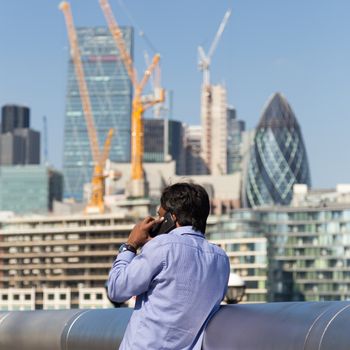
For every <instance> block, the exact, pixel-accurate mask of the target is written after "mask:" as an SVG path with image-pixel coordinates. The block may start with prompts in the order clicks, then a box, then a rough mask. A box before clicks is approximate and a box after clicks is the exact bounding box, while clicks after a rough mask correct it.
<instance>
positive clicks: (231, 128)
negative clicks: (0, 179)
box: [227, 107, 245, 174]
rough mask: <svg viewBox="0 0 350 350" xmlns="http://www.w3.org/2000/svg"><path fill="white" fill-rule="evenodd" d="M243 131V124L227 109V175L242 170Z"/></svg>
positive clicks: (230, 108) (234, 113) (233, 112)
mask: <svg viewBox="0 0 350 350" xmlns="http://www.w3.org/2000/svg"><path fill="white" fill-rule="evenodd" d="M243 131H245V122H244V121H243V120H238V119H237V113H236V110H235V109H234V108H232V107H229V108H227V173H228V174H232V173H234V172H235V171H240V170H242V154H241V144H242V133H243Z"/></svg>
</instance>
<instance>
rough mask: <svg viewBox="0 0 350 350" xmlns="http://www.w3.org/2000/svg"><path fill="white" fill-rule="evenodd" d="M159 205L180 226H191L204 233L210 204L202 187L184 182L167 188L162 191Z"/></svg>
mask: <svg viewBox="0 0 350 350" xmlns="http://www.w3.org/2000/svg"><path fill="white" fill-rule="evenodd" d="M160 204H161V206H162V208H163V209H164V210H166V211H170V213H172V214H175V215H176V219H177V222H178V224H179V225H180V226H192V227H193V229H194V230H196V231H201V232H202V233H205V228H206V224H207V218H208V215H209V212H210V204H209V196H208V193H207V192H206V190H205V189H204V188H203V187H202V186H200V185H197V184H193V183H186V182H180V183H176V184H174V185H171V186H168V187H166V188H165V189H164V190H163V193H162V196H161V198H160Z"/></svg>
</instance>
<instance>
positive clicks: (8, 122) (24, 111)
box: [0, 105, 40, 165]
mask: <svg viewBox="0 0 350 350" xmlns="http://www.w3.org/2000/svg"><path fill="white" fill-rule="evenodd" d="M1 111H2V115H1V134H0V164H1V165H26V164H39V163H40V133H39V132H38V131H35V130H33V129H30V128H29V126H30V109H29V108H28V107H24V106H19V105H5V106H3V107H2V110H1Z"/></svg>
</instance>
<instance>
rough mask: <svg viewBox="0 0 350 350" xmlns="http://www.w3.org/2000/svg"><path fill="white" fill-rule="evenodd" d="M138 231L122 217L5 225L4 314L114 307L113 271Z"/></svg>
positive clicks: (0, 236)
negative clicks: (109, 283) (108, 289)
mask: <svg viewBox="0 0 350 350" xmlns="http://www.w3.org/2000/svg"><path fill="white" fill-rule="evenodd" d="M133 226H134V220H132V219H131V218H130V217H129V218H128V217H125V216H121V215H120V214H108V215H95V216H94V215H91V216H86V215H69V216H51V217H50V216H41V217H38V216H37V217H30V216H27V217H22V218H21V217H14V218H8V219H4V220H2V222H1V228H0V276H1V278H0V309H11V310H18V309H57V308H85V307H99V308H103V307H110V306H111V304H110V303H109V301H108V299H107V295H106V291H105V283H106V281H107V278H108V272H109V269H110V267H111V264H112V262H113V260H114V258H115V256H116V254H117V252H118V248H119V246H120V245H121V244H122V243H124V242H125V241H126V239H127V237H128V235H129V232H130V230H131V229H132V227H133Z"/></svg>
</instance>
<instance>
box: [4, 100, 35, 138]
mask: <svg viewBox="0 0 350 350" xmlns="http://www.w3.org/2000/svg"><path fill="white" fill-rule="evenodd" d="M29 118H30V110H29V108H28V107H25V106H19V105H12V104H7V105H5V106H3V107H2V108H1V132H2V133H3V134H5V133H6V132H12V131H13V130H14V129H27V128H29V123H30V121H29Z"/></svg>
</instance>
